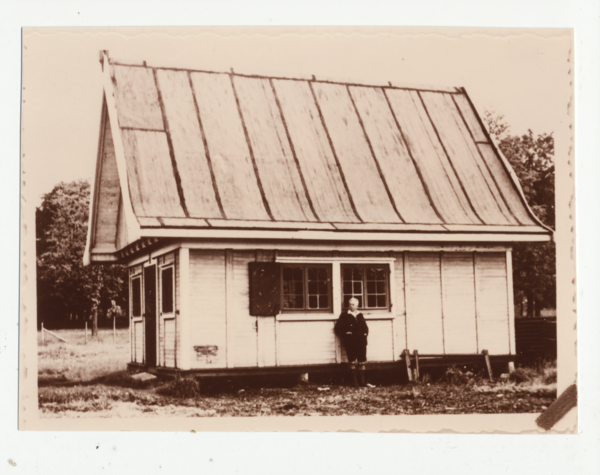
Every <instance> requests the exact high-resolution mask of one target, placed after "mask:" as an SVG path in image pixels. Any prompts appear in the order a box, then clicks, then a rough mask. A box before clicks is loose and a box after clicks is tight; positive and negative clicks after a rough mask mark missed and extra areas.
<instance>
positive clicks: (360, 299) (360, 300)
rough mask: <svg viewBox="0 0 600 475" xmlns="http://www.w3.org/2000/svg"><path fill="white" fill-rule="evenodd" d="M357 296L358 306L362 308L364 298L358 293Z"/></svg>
mask: <svg viewBox="0 0 600 475" xmlns="http://www.w3.org/2000/svg"><path fill="white" fill-rule="evenodd" d="M355 298H357V299H358V306H359V307H360V308H362V306H363V298H362V295H356V296H355Z"/></svg>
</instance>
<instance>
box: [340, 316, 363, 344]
mask: <svg viewBox="0 0 600 475" xmlns="http://www.w3.org/2000/svg"><path fill="white" fill-rule="evenodd" d="M333 331H334V332H335V334H336V335H337V336H339V337H340V338H343V337H344V336H346V334H347V333H348V332H349V333H351V334H352V335H353V336H354V337H355V338H359V339H361V338H364V339H365V340H364V342H365V345H366V344H367V335H368V334H369V327H368V326H367V322H366V320H365V317H364V316H363V314H362V313H359V314H358V315H357V316H356V318H354V315H352V314H351V313H348V311H347V310H344V311H343V312H342V313H341V314H340V316H339V318H338V319H337V321H336V322H335V326H334V327H333Z"/></svg>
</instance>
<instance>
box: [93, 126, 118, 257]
mask: <svg viewBox="0 0 600 475" xmlns="http://www.w3.org/2000/svg"><path fill="white" fill-rule="evenodd" d="M104 120H105V125H104V139H103V144H102V155H101V157H100V161H101V163H100V176H99V178H98V183H97V185H98V191H97V197H98V198H97V199H98V201H97V204H96V224H95V231H96V235H95V236H94V244H93V247H94V248H96V249H102V248H113V249H114V248H115V245H116V243H115V241H116V234H117V220H118V213H119V196H120V194H121V185H120V183H119V171H118V169H117V159H116V157H115V147H114V144H113V138H112V133H111V130H110V124H109V123H108V122H107V121H108V116H105V118H104Z"/></svg>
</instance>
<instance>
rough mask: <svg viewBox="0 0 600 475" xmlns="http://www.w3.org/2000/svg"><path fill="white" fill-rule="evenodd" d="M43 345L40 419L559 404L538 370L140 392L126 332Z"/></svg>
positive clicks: (74, 336)
mask: <svg viewBox="0 0 600 475" xmlns="http://www.w3.org/2000/svg"><path fill="white" fill-rule="evenodd" d="M57 333H58V334H59V335H60V336H62V337H63V338H65V339H67V340H68V343H62V342H59V341H58V340H56V339H55V338H53V337H51V336H47V338H46V344H45V345H41V339H40V340H39V343H40V346H39V352H38V357H39V382H40V384H39V390H38V395H39V407H40V411H41V415H42V416H43V417H153V416H156V415H163V416H164V415H174V416H185V417H220V416H242V417H249V416H252V417H263V416H344V415H375V414H380V415H391V414H483V413H491V414H494V413H528V412H541V411H543V410H544V409H545V408H547V407H548V406H549V405H550V404H551V403H552V402H553V401H554V399H555V398H556V363H555V362H551V361H540V362H536V363H535V364H532V365H530V366H527V367H523V368H518V370H517V372H516V373H514V375H513V376H511V377H510V378H497V379H496V381H495V382H493V383H491V382H490V381H489V380H488V379H487V378H486V377H485V373H484V371H483V370H481V369H472V370H471V371H468V369H467V368H464V367H461V368H456V367H452V368H448V369H447V370H438V371H436V372H434V371H430V372H429V373H428V374H427V375H425V374H423V378H422V381H421V382H418V383H406V382H404V381H401V380H399V374H394V373H390V372H381V373H378V372H373V373H371V372H369V375H368V378H369V381H370V382H371V383H373V384H375V386H376V387H375V388H368V389H366V388H353V387H349V386H347V385H346V383H345V374H343V373H341V374H337V375H336V374H333V375H320V376H317V375H315V376H313V375H311V380H310V382H309V383H307V384H299V383H297V379H296V378H295V377H294V376H292V377H271V378H267V377H263V378H260V377H247V378H235V379H234V378H232V379H216V380H210V381H200V382H198V381H196V380H192V379H189V378H181V377H176V378H175V379H172V380H169V381H161V380H153V381H148V382H140V381H137V380H135V379H133V378H132V377H131V375H129V374H128V373H127V371H126V370H125V367H126V364H127V362H128V361H129V341H128V340H129V337H128V333H127V330H118V331H117V340H116V342H115V343H113V341H112V330H101V332H100V338H99V340H98V341H93V342H88V343H87V344H86V343H85V340H84V337H83V331H81V330H80V331H77V330H63V331H58V332H57Z"/></svg>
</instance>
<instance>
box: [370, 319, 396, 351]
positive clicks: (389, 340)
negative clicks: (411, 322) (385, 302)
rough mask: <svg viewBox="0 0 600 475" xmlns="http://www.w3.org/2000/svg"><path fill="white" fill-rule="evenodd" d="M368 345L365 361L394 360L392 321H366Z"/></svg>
mask: <svg viewBox="0 0 600 475" xmlns="http://www.w3.org/2000/svg"><path fill="white" fill-rule="evenodd" d="M367 325H368V327H369V344H368V345H367V361H369V362H370V361H393V360H394V333H393V326H392V320H391V319H388V320H367Z"/></svg>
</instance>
